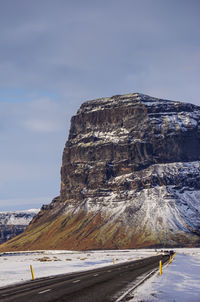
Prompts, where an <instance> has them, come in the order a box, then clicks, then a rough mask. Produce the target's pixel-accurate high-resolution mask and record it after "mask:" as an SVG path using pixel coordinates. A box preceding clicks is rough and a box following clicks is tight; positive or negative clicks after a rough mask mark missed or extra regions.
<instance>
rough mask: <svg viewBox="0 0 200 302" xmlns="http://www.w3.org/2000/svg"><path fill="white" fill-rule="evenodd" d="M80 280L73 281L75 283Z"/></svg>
mask: <svg viewBox="0 0 200 302" xmlns="http://www.w3.org/2000/svg"><path fill="white" fill-rule="evenodd" d="M80 281H81V280H75V281H73V283H77V282H80Z"/></svg>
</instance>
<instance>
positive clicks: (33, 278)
mask: <svg viewBox="0 0 200 302" xmlns="http://www.w3.org/2000/svg"><path fill="white" fill-rule="evenodd" d="M30 268H31V275H32V280H35V277H34V272H33V267H32V265H30Z"/></svg>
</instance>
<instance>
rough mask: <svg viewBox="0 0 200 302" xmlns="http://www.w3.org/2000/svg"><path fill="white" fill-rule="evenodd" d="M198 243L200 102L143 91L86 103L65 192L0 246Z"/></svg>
mask: <svg viewBox="0 0 200 302" xmlns="http://www.w3.org/2000/svg"><path fill="white" fill-rule="evenodd" d="M199 244H200V107H198V106H195V105H192V104H189V103H182V102H179V101H170V100H163V99H158V98H154V97H150V96H147V95H144V94H139V93H134V94H126V95H116V96H113V97H110V98H101V99H97V100H92V101H88V102H85V103H83V104H82V105H81V107H80V109H79V110H78V112H77V114H76V115H75V116H73V117H72V119H71V128H70V133H69V138H68V140H67V142H66V145H65V148H64V152H63V161H62V167H61V191H60V196H58V197H57V198H55V199H54V200H53V201H52V202H51V204H50V205H47V206H43V207H42V209H41V211H40V212H39V213H38V215H36V216H35V217H34V219H33V220H32V222H31V224H30V225H29V227H28V228H27V229H26V231H25V232H24V233H23V234H22V235H20V236H19V237H18V239H17V240H15V241H12V240H11V241H10V242H9V243H7V244H5V245H4V246H3V247H2V249H5V250H6V249H24V248H33V249H34V248H36V249H39V248H40V249H43V248H44V249H46V248H58V249H59V248H61V249H62V248H67V249H95V248H97V249H99V248H135V247H136V248H139V247H157V246H196V245H199Z"/></svg>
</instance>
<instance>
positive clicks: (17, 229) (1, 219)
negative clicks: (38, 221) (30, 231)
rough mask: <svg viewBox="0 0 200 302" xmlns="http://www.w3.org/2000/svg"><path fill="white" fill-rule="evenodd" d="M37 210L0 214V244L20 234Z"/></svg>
mask: <svg viewBox="0 0 200 302" xmlns="http://www.w3.org/2000/svg"><path fill="white" fill-rule="evenodd" d="M38 212H39V209H31V210H27V211H13V212H0V244H2V243H4V242H6V241H7V240H9V239H12V238H14V237H16V236H17V235H19V234H21V233H22V232H23V231H24V230H25V229H26V227H27V226H28V224H29V223H30V221H31V220H32V219H33V217H34V216H35V215H36V214H37V213H38Z"/></svg>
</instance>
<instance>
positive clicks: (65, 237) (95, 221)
mask: <svg viewBox="0 0 200 302" xmlns="http://www.w3.org/2000/svg"><path fill="white" fill-rule="evenodd" d="M40 215H41V216H40ZM40 215H39V218H38V217H37V216H36V219H35V220H33V222H32V223H31V224H30V225H29V226H28V228H27V229H26V230H25V232H24V233H22V234H20V235H19V236H17V237H15V238H13V239H11V240H9V241H8V242H6V243H4V244H2V245H0V251H1V252H5V251H20V250H37V249H40V250H41V249H70V250H89V249H91V248H92V249H127V248H141V247H159V246H169V245H170V242H171V246H181V245H185V246H192V245H195V244H196V243H197V241H198V240H199V237H198V236H195V235H193V236H192V235H191V234H190V235H189V236H187V234H186V233H181V232H180V233H178V234H174V235H172V234H171V233H169V234H168V237H167V238H166V233H165V234H163V235H162V234H161V233H160V234H156V233H152V232H150V231H149V230H148V229H146V228H145V227H143V229H141V228H140V226H138V227H137V228H133V227H128V226H126V225H122V224H121V222H120V221H114V222H113V223H111V222H109V221H108V220H109V217H102V216H101V213H100V212H99V213H88V214H87V213H85V212H83V211H82V212H79V213H77V214H76V215H72V214H63V215H56V216H55V217H53V219H52V216H51V215H49V218H50V217H51V219H46V215H44V216H43V215H42V214H41V213H40Z"/></svg>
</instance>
